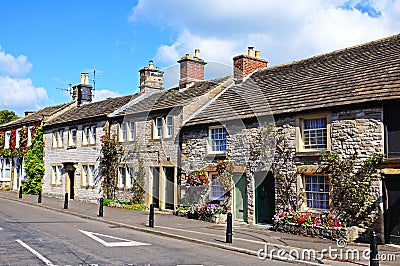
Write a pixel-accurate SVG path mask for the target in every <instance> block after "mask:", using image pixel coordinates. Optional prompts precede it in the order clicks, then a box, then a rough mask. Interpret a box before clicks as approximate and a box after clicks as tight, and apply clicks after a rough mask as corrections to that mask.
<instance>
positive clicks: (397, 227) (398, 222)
mask: <svg viewBox="0 0 400 266" xmlns="http://www.w3.org/2000/svg"><path fill="white" fill-rule="evenodd" d="M383 192H384V193H383V196H384V221H385V243H392V244H400V212H399V210H400V175H390V176H385V178H384V179H383Z"/></svg>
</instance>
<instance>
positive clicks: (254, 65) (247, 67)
mask: <svg viewBox="0 0 400 266" xmlns="http://www.w3.org/2000/svg"><path fill="white" fill-rule="evenodd" d="M267 64H268V61H267V60H265V59H262V58H260V51H254V47H253V46H249V47H248V50H247V55H244V54H241V55H238V56H235V57H234V58H233V78H234V80H235V83H240V82H242V80H243V78H244V77H246V76H248V75H250V74H251V73H253V72H254V71H256V70H257V69H260V68H264V67H266V66H267Z"/></svg>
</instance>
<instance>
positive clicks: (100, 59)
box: [0, 0, 400, 115]
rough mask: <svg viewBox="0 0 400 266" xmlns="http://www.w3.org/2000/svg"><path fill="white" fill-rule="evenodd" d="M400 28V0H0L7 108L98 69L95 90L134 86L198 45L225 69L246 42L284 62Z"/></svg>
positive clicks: (2, 95) (47, 97)
mask: <svg viewBox="0 0 400 266" xmlns="http://www.w3.org/2000/svg"><path fill="white" fill-rule="evenodd" d="M399 29H400V0H381V1H373V0H354V1H353V0H350V1H341V0H308V1H292V0H269V1H264V0H253V1H250V2H249V1H242V0H220V1H215V0H192V1H187V0H153V1H149V0H147V1H146V0H138V1H128V0H125V1H117V0H114V1H113V0H108V1H106V0H97V1H94V0H85V1H78V0H69V1H46V0H38V1H30V0H14V1H0V110H1V109H10V110H14V111H16V112H17V113H18V114H19V115H22V114H23V111H25V110H37V109H38V108H41V107H44V106H47V105H54V104H59V103H63V102H68V101H70V96H69V95H68V94H67V93H66V92H65V91H63V90H59V89H57V88H61V89H67V88H68V87H69V85H68V83H72V84H77V83H79V75H80V73H81V72H86V71H88V72H91V71H92V70H93V69H96V91H95V99H97V100H99V99H102V98H104V97H108V96H117V95H126V94H131V93H135V92H137V88H138V80H139V76H138V70H139V69H140V68H142V67H143V66H145V65H147V64H148V61H149V60H154V62H155V65H157V66H159V67H160V68H161V69H164V68H168V71H167V73H169V74H170V75H174V74H173V73H176V70H177V63H176V60H178V59H179V58H180V57H181V56H183V55H184V54H185V53H190V54H193V51H194V49H195V48H199V49H200V50H201V57H202V58H203V59H204V60H206V61H207V62H209V64H208V65H207V67H206V71H208V72H213V73H214V75H216V76H218V75H222V74H225V73H229V72H230V71H231V69H230V67H231V64H232V57H233V56H235V55H238V54H241V53H246V50H247V46H249V45H254V46H255V48H256V49H257V50H260V51H261V56H262V57H263V58H266V59H267V60H268V61H269V65H277V64H283V63H287V62H290V61H294V60H299V59H302V58H306V57H310V56H314V55H317V54H321V53H325V52H329V51H333V50H336V49H342V48H345V47H348V46H353V45H356V44H360V43H364V42H368V41H372V40H375V39H379V38H382V37H386V36H390V35H393V34H396V33H399ZM171 66H172V67H171ZM217 68H218V69H219V71H217V72H215V69H217ZM175 75H176V74H175ZM207 77H213V74H209V75H207ZM174 79H177V77H174ZM173 83H174V81H172V82H171V84H168V86H170V85H171V86H172V85H173ZM168 86H167V87H168Z"/></svg>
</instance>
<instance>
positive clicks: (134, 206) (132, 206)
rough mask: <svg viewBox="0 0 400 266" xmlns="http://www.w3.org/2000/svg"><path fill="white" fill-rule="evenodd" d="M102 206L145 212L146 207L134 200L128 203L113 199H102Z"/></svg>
mask: <svg viewBox="0 0 400 266" xmlns="http://www.w3.org/2000/svg"><path fill="white" fill-rule="evenodd" d="M103 205H104V206H109V207H118V208H122V209H127V210H135V211H145V210H146V205H144V204H141V203H138V201H137V199H136V198H131V199H130V200H129V201H120V200H113V199H107V198H104V199H103Z"/></svg>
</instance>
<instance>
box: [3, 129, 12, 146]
mask: <svg viewBox="0 0 400 266" xmlns="http://www.w3.org/2000/svg"><path fill="white" fill-rule="evenodd" d="M10 141H11V131H6V132H5V133H4V148H5V149H9V148H10Z"/></svg>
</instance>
